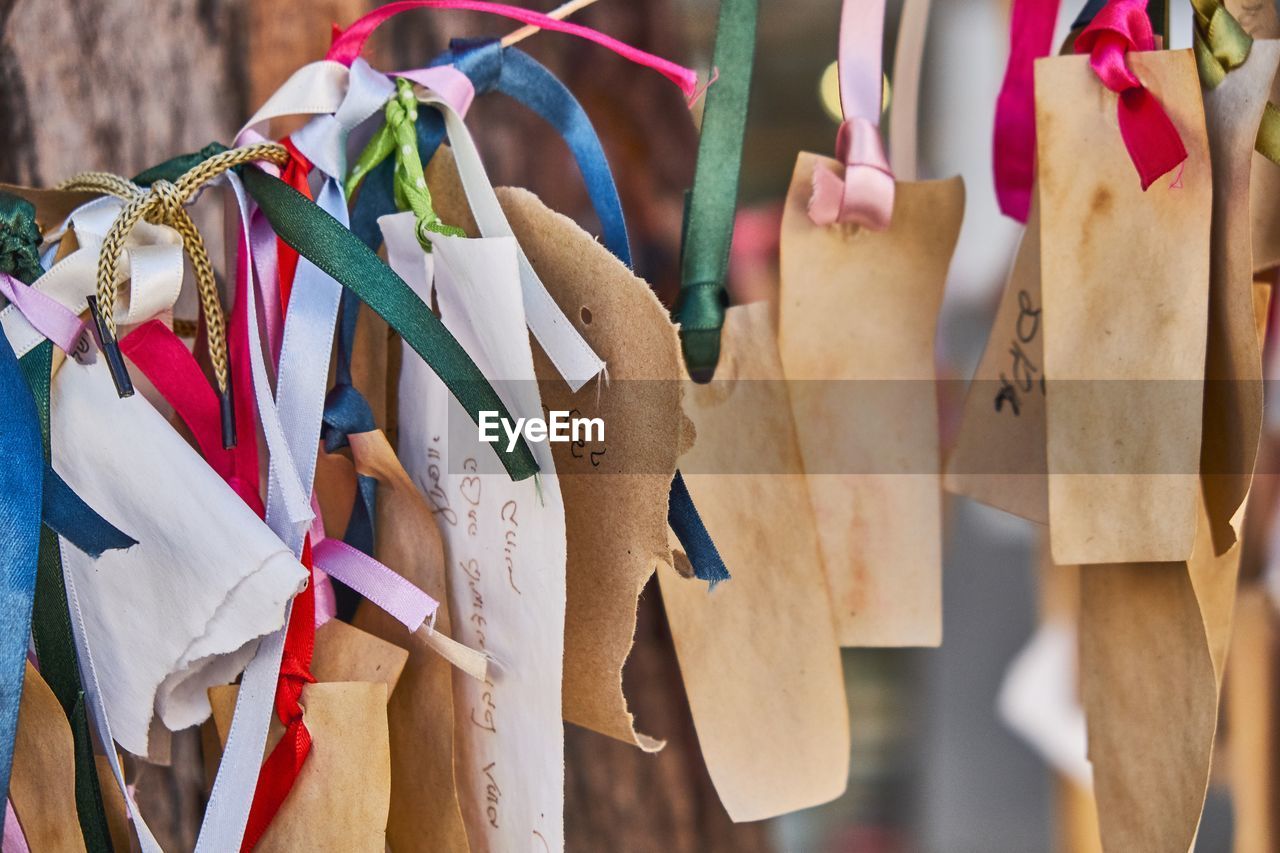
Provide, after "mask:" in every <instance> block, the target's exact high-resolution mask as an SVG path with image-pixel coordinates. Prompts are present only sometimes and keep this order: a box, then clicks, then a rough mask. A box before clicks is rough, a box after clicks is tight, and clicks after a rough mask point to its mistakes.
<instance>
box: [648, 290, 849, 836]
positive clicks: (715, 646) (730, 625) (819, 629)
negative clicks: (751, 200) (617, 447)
mask: <svg viewBox="0 0 1280 853" xmlns="http://www.w3.org/2000/svg"><path fill="white" fill-rule="evenodd" d="M781 378H782V370H781V367H780V365H779V362H778V358H777V349H776V344H775V343H774V338H773V330H772V324H771V321H770V309H769V306H768V305H767V304H766V303H763V302H757V303H754V304H752V305H746V306H738V307H733V308H730V309H729V311H728V313H727V314H726V317H725V326H724V331H723V334H722V342H721V356H720V366H719V368H718V369H717V371H716V379H715V380H714V381H713V382H712V383H711V384H710V385H705V386H701V385H700V386H693V388H692V390H691V392H690V394H689V397H688V399H686V401H685V408H686V411H688V413H689V416H690V417H691V418H692V419H693V422H694V424H695V425H696V427H697V430H698V442H697V443H696V444H695V445H694V447H693V449H691V450H690V451H689V452H688V453H686V454H685V455H684V456H682V457H681V467H682V468H683V469H684V470H685V471H686V473H685V477H684V479H685V482H686V483H687V484H688V487H689V491H690V493H691V494H692V495H693V499H694V502H695V503H696V504H697V506H698V511H699V513H700V514H701V515H702V518H703V520H704V521H705V522H706V524H707V528H708V529H709V530H711V531H713V534H714V535H715V537H716V545H717V547H718V548H719V549H720V553H721V555H722V556H723V557H724V559H725V563H726V564H727V565H728V566H729V567H730V571H731V572H732V573H733V577H732V579H730V580H728V581H725V582H724V583H722V584H720V585H719V586H717V587H716V588H715V589H714V590H711V591H710V592H708V590H707V586H706V584H704V583H702V582H700V581H696V580H690V579H687V578H684V577H682V576H681V575H679V574H678V573H677V572H676V571H675V570H674V569H673V568H671V567H669V566H663V567H661V568H659V570H658V580H659V583H660V584H661V587H662V601H663V605H664V606H665V608H666V611H667V621H668V622H669V623H670V624H671V635H672V638H673V639H674V641H675V647H676V654H677V656H678V657H679V660H680V672H681V675H682V676H683V678H684V683H685V691H686V692H687V693H688V696H689V707H690V709H691V710H692V712H693V723H694V727H695V728H696V729H697V732H698V743H699V744H700V745H701V747H702V757H703V759H704V760H705V761H706V764H707V769H708V770H709V771H710V774H711V780H712V782H713V783H714V784H715V787H716V792H717V793H718V794H719V795H720V801H721V802H722V803H723V804H724V807H725V809H726V810H727V811H728V812H729V816H730V817H731V818H733V820H734V821H750V820H763V819H764V818H769V817H774V816H775V815H779V814H784V813H786V812H791V811H795V810H797V809H802V808H807V807H809V806H815V805H818V804H819V803H824V802H827V801H828V800H831V799H834V798H835V797H838V796H840V794H841V793H843V792H844V789H845V784H846V782H847V779H848V771H849V716H848V708H847V705H846V700H845V694H844V677H843V674H842V672H841V666H840V652H839V647H838V643H837V637H836V630H835V624H834V619H833V616H832V613H831V609H830V601H829V599H828V597H827V592H826V585H825V583H824V582H823V577H822V570H821V565H822V556H821V551H820V547H819V540H818V531H817V530H816V527H815V523H814V515H813V511H812V507H811V505H810V501H809V493H808V490H807V489H806V488H805V482H804V476H803V475H802V474H799V473H795V474H777V473H766V474H761V473H741V474H715V473H703V474H692V473H687V472H689V471H694V470H698V471H707V472H712V471H734V470H739V469H736V468H735V467H734V466H735V465H737V466H740V465H741V460H742V459H744V458H752V459H759V460H762V462H763V463H765V464H764V465H763V467H762V468H761V469H760V470H762V471H771V472H776V471H796V472H798V471H799V470H800V458H799V449H798V447H797V445H796V440H795V433H794V427H793V424H792V420H791V417H790V407H789V406H788V400H787V395H786V386H785V384H784V383H783V382H781V381H780V380H781ZM739 380H759V381H739ZM740 392H747V393H748V395H749V396H748V397H747V399H749V400H750V403H751V404H750V405H749V406H743V405H741V401H739V403H737V404H734V403H733V398H734V396H735V395H736V394H738V393H740ZM744 416H746V417H748V418H749V419H750V420H749V421H747V422H746V423H744Z"/></svg>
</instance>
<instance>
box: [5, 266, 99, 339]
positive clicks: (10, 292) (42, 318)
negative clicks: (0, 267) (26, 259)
mask: <svg viewBox="0 0 1280 853" xmlns="http://www.w3.org/2000/svg"><path fill="white" fill-rule="evenodd" d="M0 296H3V297H4V298H5V299H7V300H9V302H10V303H12V304H13V305H16V306H17V308H18V310H19V311H21V312H22V315H23V316H24V317H26V319H27V322H28V323H30V324H31V325H32V326H34V327H35V328H36V330H37V331H39V332H40V334H42V335H44V336H45V337H46V338H48V339H49V340H51V341H53V342H54V343H55V344H57V345H58V347H59V349H61V350H62V351H63V352H68V353H69V352H71V351H72V350H74V349H75V348H76V341H77V340H79V339H80V333H81V332H83V331H84V325H85V324H84V321H83V320H81V319H80V318H79V317H78V316H76V315H75V314H72V313H71V312H70V311H69V310H68V309H67V308H66V307H65V306H64V305H63V304H62V303H61V302H59V301H58V300H56V299H54V298H53V297H51V296H49V295H47V294H46V293H44V292H43V291H40V290H36V289H35V288H34V287H31V286H30V285H28V284H24V283H23V282H21V281H19V280H18V279H16V278H14V277H13V276H11V275H9V274H8V273H6V272H0Z"/></svg>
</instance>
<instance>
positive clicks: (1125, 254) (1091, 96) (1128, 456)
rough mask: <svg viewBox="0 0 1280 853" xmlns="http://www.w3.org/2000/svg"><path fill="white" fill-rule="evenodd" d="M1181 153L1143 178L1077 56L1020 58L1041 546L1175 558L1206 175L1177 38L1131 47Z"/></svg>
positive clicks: (1192, 441) (1197, 102)
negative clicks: (1040, 397) (1041, 421)
mask: <svg viewBox="0 0 1280 853" xmlns="http://www.w3.org/2000/svg"><path fill="white" fill-rule="evenodd" d="M1128 62H1129V64H1130V66H1131V67H1132V68H1133V70H1134V71H1135V73H1136V74H1137V75H1138V76H1139V77H1140V78H1141V79H1142V80H1143V81H1144V83H1145V84H1146V86H1147V87H1148V89H1149V90H1150V91H1151V93H1152V94H1153V95H1154V96H1155V97H1157V98H1158V99H1159V100H1160V102H1161V104H1163V106H1164V108H1165V111H1166V112H1167V113H1168V115H1169V117H1170V119H1171V120H1172V121H1173V124H1174V125H1175V127H1176V128H1177V129H1178V133H1179V134H1180V135H1181V137H1182V141H1183V144H1184V145H1185V146H1186V149H1187V153H1188V158H1187V161H1186V163H1185V164H1184V165H1183V166H1182V167H1179V169H1175V170H1174V172H1173V173H1171V174H1169V175H1166V176H1165V177H1164V178H1161V179H1160V180H1159V181H1157V182H1156V183H1155V184H1153V185H1152V186H1151V188H1150V190H1149V191H1147V192H1145V193H1144V192H1143V191H1142V187H1141V185H1140V182H1139V180H1138V175H1137V173H1136V172H1135V170H1134V166H1133V163H1132V161H1131V160H1130V158H1129V153H1128V151H1127V150H1126V149H1125V146H1124V142H1123V141H1122V140H1121V138H1120V133H1119V131H1118V129H1117V119H1116V95H1115V94H1114V93H1113V92H1110V91H1108V90H1107V89H1106V88H1104V87H1103V86H1102V84H1101V83H1100V82H1099V80H1098V78H1097V75H1095V74H1094V72H1093V70H1092V69H1091V68H1090V67H1089V57H1087V56H1067V57H1051V58H1048V59H1041V60H1038V61H1037V62H1036V128H1037V141H1038V168H1039V195H1040V239H1041V287H1042V291H1043V304H1044V316H1045V330H1044V335H1045V341H1044V346H1045V354H1044V361H1045V373H1046V375H1047V376H1048V380H1049V383H1048V384H1049V387H1048V396H1047V398H1046V403H1047V408H1046V436H1047V442H1048V462H1049V531H1050V541H1051V546H1052V551H1053V558H1054V561H1055V562H1057V563H1060V564H1066V563H1082V564H1088V563H1117V562H1143V561H1184V560H1186V559H1187V558H1188V557H1189V556H1190V554H1191V548H1192V540H1193V537H1194V535H1195V513H1196V501H1197V496H1198V492H1199V478H1198V476H1197V472H1198V470H1199V456H1200V437H1201V416H1202V412H1201V405H1202V402H1203V400H1202V397H1203V380H1204V365H1205V329H1206V327H1207V324H1208V313H1207V309H1208V285H1209V223H1210V215H1211V212H1212V175H1211V172H1210V163H1209V150H1208V143H1207V139H1206V134H1205V120H1204V111H1203V107H1202V102H1201V96H1200V81H1199V77H1198V76H1197V74H1196V66H1195V60H1194V59H1193V57H1192V54H1191V52H1190V51H1153V52H1147V53H1131V54H1129V55H1128Z"/></svg>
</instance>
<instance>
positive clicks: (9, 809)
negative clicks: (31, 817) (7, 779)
mask: <svg viewBox="0 0 1280 853" xmlns="http://www.w3.org/2000/svg"><path fill="white" fill-rule="evenodd" d="M0 850H3V853H31V848H30V847H28V846H27V836H26V835H24V834H23V832H22V826H21V824H19V823H18V815H17V814H16V813H15V812H14V810H13V800H5V803H4V840H3V842H0Z"/></svg>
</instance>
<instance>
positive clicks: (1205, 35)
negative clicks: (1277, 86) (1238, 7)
mask: <svg viewBox="0 0 1280 853" xmlns="http://www.w3.org/2000/svg"><path fill="white" fill-rule="evenodd" d="M1191 7H1192V9H1194V10H1195V52H1196V66H1197V67H1198V68H1199V70H1200V83H1201V84H1202V85H1203V86H1204V87H1205V88H1206V89H1213V88H1216V87H1217V86H1218V85H1219V84H1220V83H1222V81H1223V80H1225V79H1226V77H1227V74H1229V73H1230V72H1232V71H1234V70H1235V69H1237V68H1239V67H1240V66H1241V65H1244V63H1245V61H1246V60H1247V59H1248V58H1249V51H1250V50H1252V49H1253V36H1251V35H1249V33H1248V32H1247V31H1246V30H1245V28H1244V27H1242V26H1241V25H1240V22H1239V21H1237V20H1236V18H1235V16H1234V15H1232V14H1231V12H1230V11H1228V9H1227V7H1226V6H1224V5H1223V4H1222V0H1191ZM1255 147H1256V148H1257V151H1258V153H1259V154H1261V155H1262V156H1264V157H1266V158H1267V159H1268V160H1270V161H1271V162H1272V163H1276V164H1277V165H1280V108H1277V107H1276V105H1275V104H1274V103H1272V102H1271V101H1268V102H1267V105H1266V107H1265V108H1264V109H1263V112H1262V124H1261V125H1259V127H1258V138H1257V142H1256V145H1255Z"/></svg>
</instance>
